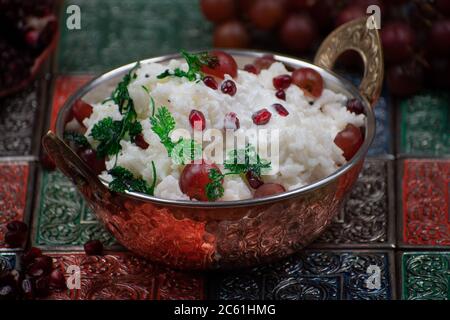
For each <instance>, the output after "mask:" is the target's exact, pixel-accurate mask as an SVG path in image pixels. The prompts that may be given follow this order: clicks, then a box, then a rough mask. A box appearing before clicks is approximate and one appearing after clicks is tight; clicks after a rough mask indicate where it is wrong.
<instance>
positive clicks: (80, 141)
mask: <svg viewBox="0 0 450 320" xmlns="http://www.w3.org/2000/svg"><path fill="white" fill-rule="evenodd" d="M64 139H65V140H67V141H70V142H73V143H74V144H75V145H76V146H77V147H78V148H83V147H89V146H90V145H89V142H88V140H87V139H86V137H85V136H84V135H82V134H81V133H78V132H75V131H66V132H64Z"/></svg>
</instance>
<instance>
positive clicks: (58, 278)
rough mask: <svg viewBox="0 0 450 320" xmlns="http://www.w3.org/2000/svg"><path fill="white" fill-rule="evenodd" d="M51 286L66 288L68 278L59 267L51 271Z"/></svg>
mask: <svg viewBox="0 0 450 320" xmlns="http://www.w3.org/2000/svg"><path fill="white" fill-rule="evenodd" d="M50 287H51V288H54V289H65V288H66V278H65V277H64V274H63V273H62V272H61V270H59V269H55V270H53V271H52V273H50Z"/></svg>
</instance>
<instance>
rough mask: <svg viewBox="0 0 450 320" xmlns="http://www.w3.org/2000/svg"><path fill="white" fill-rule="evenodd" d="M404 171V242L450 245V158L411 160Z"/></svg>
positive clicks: (402, 183) (402, 184)
mask: <svg viewBox="0 0 450 320" xmlns="http://www.w3.org/2000/svg"><path fill="white" fill-rule="evenodd" d="M400 170H401V172H402V174H403V177H402V181H401V186H402V202H401V204H402V210H401V213H402V225H401V226H402V229H401V230H400V235H399V237H401V239H402V242H403V243H404V244H406V245H415V246H417V245H429V246H450V217H449V207H450V206H449V201H450V197H449V185H450V160H436V159H434V160H426V159H407V160H405V161H404V162H403V168H401V169H400Z"/></svg>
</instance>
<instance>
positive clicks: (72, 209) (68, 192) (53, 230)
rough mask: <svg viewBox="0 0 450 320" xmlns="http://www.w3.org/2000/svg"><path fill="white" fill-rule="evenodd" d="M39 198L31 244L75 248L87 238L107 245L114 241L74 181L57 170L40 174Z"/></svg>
mask: <svg viewBox="0 0 450 320" xmlns="http://www.w3.org/2000/svg"><path fill="white" fill-rule="evenodd" d="M39 198H40V199H39V200H38V205H37V210H35V217H34V220H35V222H34V226H35V231H34V236H33V245H35V246H40V247H49V248H51V249H62V250H68V249H69V248H70V249H74V250H75V249H82V245H83V244H84V243H85V242H86V241H88V240H90V239H98V240H101V241H102V242H103V243H104V244H105V245H106V246H107V247H111V246H113V245H114V244H116V241H115V240H114V238H113V237H112V236H111V234H110V233H109V232H108V231H107V230H106V229H105V228H104V227H103V226H102V225H101V224H100V223H99V222H98V221H97V220H96V218H95V215H94V214H93V213H92V211H91V210H90V209H89V208H88V206H87V205H86V203H85V201H84V200H83V198H82V196H81V194H80V193H78V191H77V190H76V187H75V186H74V185H73V183H72V182H71V181H70V180H69V179H67V178H66V177H65V176H64V175H63V174H62V173H60V172H59V171H54V172H43V173H42V178H41V182H40V195H39Z"/></svg>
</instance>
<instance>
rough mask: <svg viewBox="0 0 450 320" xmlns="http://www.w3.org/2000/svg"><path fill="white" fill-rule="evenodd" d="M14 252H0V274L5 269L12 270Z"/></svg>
mask: <svg viewBox="0 0 450 320" xmlns="http://www.w3.org/2000/svg"><path fill="white" fill-rule="evenodd" d="M16 260H17V257H16V254H15V253H2V252H0V274H2V272H3V271H6V270H12V269H14V268H15V267H16Z"/></svg>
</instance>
